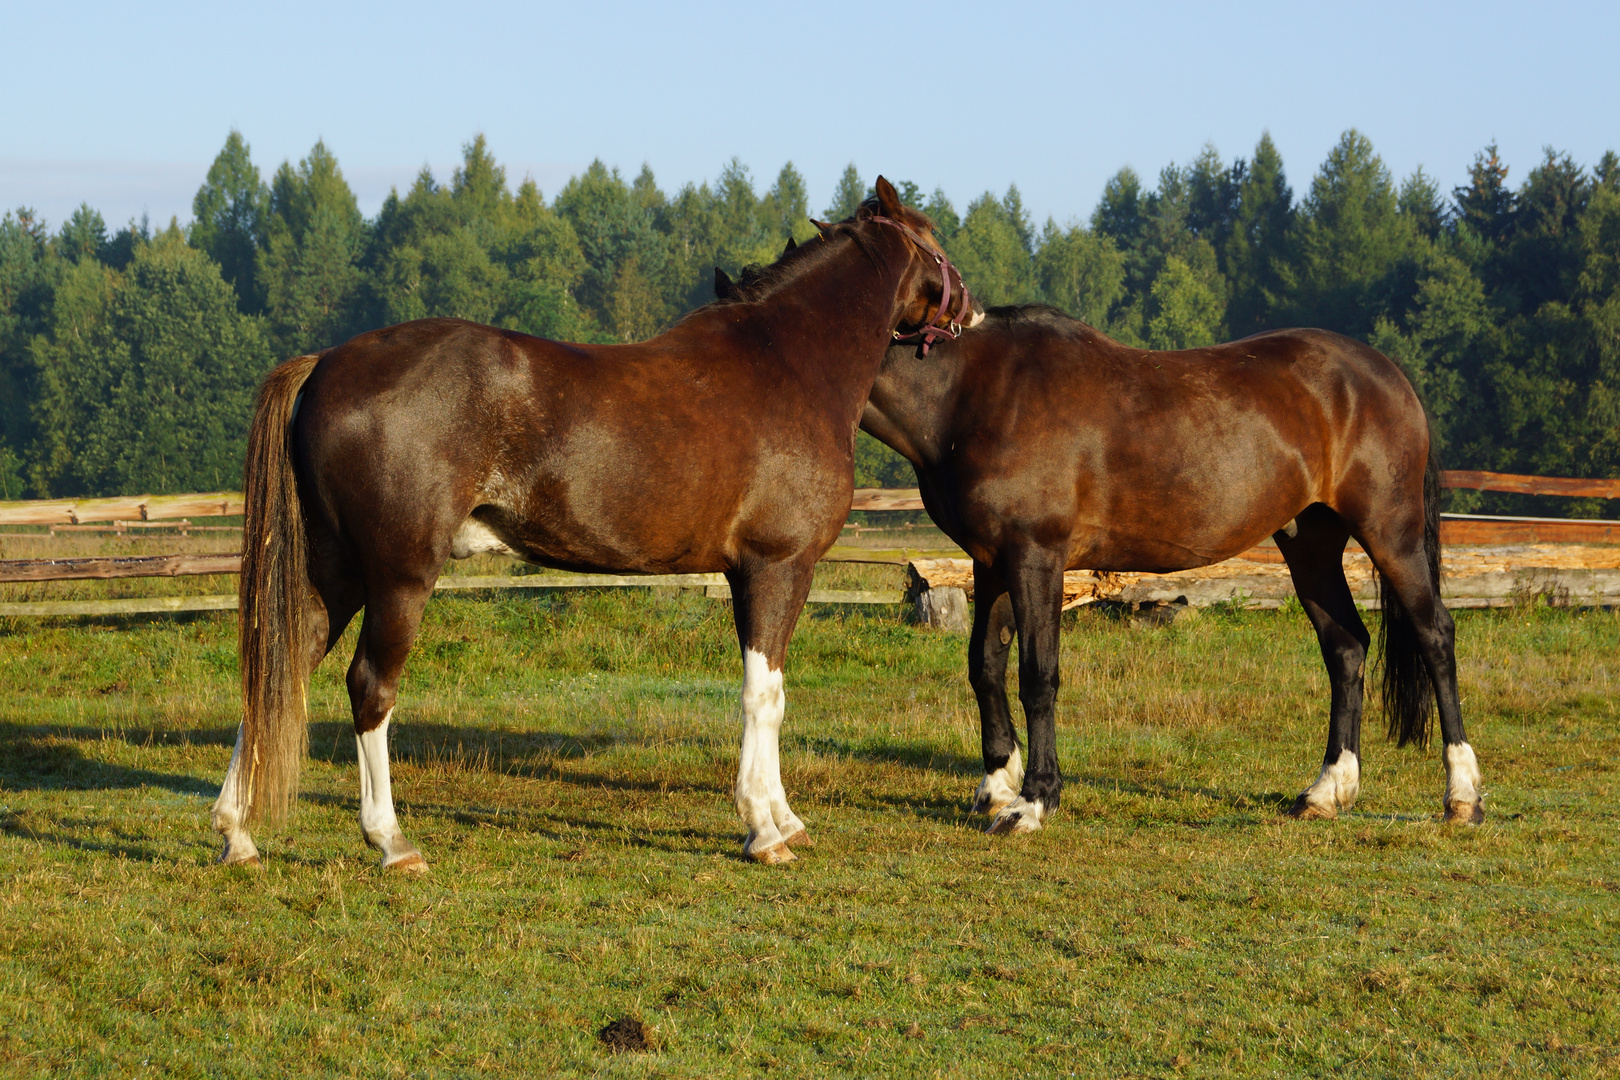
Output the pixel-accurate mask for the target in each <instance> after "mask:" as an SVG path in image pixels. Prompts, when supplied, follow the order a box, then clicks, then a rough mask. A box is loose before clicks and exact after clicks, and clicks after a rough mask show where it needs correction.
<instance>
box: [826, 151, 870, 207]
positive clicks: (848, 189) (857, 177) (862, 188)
mask: <svg viewBox="0 0 1620 1080" xmlns="http://www.w3.org/2000/svg"><path fill="white" fill-rule="evenodd" d="M865 198H866V185H865V184H863V183H862V182H861V174H860V173H859V172H858V171H857V170H856V168H855V163H854V162H853V161H852V162H850V163H849V165H848V167H846V168H845V169H844V175H843V176H840V177H839V178H838V186H837V187H836V188H834V189H833V198H832V202H831V203H830V204H829V205H828V206H827V220H828V221H843V220H844V219H845V218H852V217H854V216H855V211H856V210H859V209H860V207H861V201H862V200H864V199H865Z"/></svg>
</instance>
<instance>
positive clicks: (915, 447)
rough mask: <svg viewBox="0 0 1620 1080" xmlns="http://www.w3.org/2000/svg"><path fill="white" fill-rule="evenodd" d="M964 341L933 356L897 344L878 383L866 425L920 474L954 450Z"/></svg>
mask: <svg viewBox="0 0 1620 1080" xmlns="http://www.w3.org/2000/svg"><path fill="white" fill-rule="evenodd" d="M967 359H968V357H967V350H966V349H964V348H963V347H962V345H961V343H959V342H958V343H955V344H952V345H947V346H936V347H934V348H933V349H931V350H930V351H929V354H928V355H927V356H919V355H917V350H916V349H915V347H904V348H902V347H899V346H896V347H895V348H894V349H892V350H890V355H889V358H888V360H887V362H885V363H884V365H883V369H882V370H881V371H880V372H878V376H877V379H876V380H875V381H874V382H873V384H872V394H871V396H870V397H869V398H868V399H867V402H866V411H865V412H864V413H863V414H862V416H861V427H862V428H863V429H864V430H865V431H866V432H867V433H868V434H869V435H871V436H873V437H874V438H876V439H877V440H878V441H880V442H883V443H886V444H888V445H889V446H890V447H892V448H893V449H894V450H895V451H896V452H897V453H899V454H900V456H901V457H903V458H905V459H906V460H907V461H909V462H911V464H912V465H914V466H916V468H917V469H918V470H926V469H928V468H930V467H931V466H932V465H934V464H935V463H937V462H938V461H939V460H940V459H941V458H942V457H943V456H944V454H945V453H946V452H947V451H949V449H950V443H951V418H952V414H953V412H954V409H955V404H956V398H957V393H958V388H959V385H960V382H961V377H962V370H963V365H964V363H965V362H966V360H967Z"/></svg>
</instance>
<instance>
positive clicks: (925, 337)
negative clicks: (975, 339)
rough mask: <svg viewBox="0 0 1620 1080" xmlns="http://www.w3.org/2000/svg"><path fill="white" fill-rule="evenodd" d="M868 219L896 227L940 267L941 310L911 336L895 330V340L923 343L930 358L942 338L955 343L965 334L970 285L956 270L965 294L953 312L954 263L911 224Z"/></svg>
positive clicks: (971, 302) (957, 278)
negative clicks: (963, 330) (963, 329)
mask: <svg viewBox="0 0 1620 1080" xmlns="http://www.w3.org/2000/svg"><path fill="white" fill-rule="evenodd" d="M866 220H867V221H876V222H879V223H881V224H884V225H893V226H894V227H895V228H897V229H899V230H900V231H901V232H902V233H904V234H905V235H906V237H908V238H909V239H910V240H911V242H912V243H914V244H916V245H917V246H918V247H919V248H921V249H922V250H924V251H926V252H927V253H928V254H929V255H931V256H933V259H934V262H935V263H937V264H938V265H939V278H940V282H941V288H940V295H939V308H938V309H937V310H935V312H934V314H933V317H932V318H930V319H929V320H928V321H927V322H926V323H924V324H923V326H922V328H921V329H918V330H914V331H912V332H911V333H909V334H902V333H900V331H898V330H896V331H894V340H895V341H897V342H908V341H916V342H920V343H921V347H922V354H923V355H924V356H927V355H928V347H929V346H930V345H932V344H933V343H934V342H935V341H937V340H939V339H940V338H944V339H945V340H947V341H954V340H956V337H957V335H959V334H961V332H962V321H963V319H965V318H966V317H967V316H968V315H969V314H971V313H972V311H973V295H972V294H971V293H969V292H968V287H967V282H966V281H963V279H962V274H961V272H960V271H957V274H956V280H957V281H959V282H961V284H962V292H961V293H960V295H959V296H958V297H957V301H956V308H955V309H954V310H953V309H952V308H951V272H952V271H953V270H955V269H956V268H955V267H953V266H952V265H951V260H949V259H947V258H946V257H945V256H944V254H942V253H941V252H939V251H936V250H934V248H933V247H932V246H931V245H930V244H928V243H926V242H925V241H924V240H923V238H922V237H920V236H918V235H917V234H916V232H914V231H913V230H912V229H911V227H910V226H908V225H904V224H902V223H901V222H898V221H895V220H894V219H893V218H886V217H880V216H873V217H869V218H867V219H866Z"/></svg>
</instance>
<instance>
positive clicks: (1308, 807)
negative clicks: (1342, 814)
mask: <svg viewBox="0 0 1620 1080" xmlns="http://www.w3.org/2000/svg"><path fill="white" fill-rule="evenodd" d="M1288 816H1289V817H1291V818H1295V819H1297V820H1299V821H1332V820H1333V819H1334V818H1336V817H1338V816H1339V812H1338V811H1337V810H1335V809H1334V808H1333V807H1331V806H1323V805H1322V804H1321V803H1313V802H1311V801H1310V800H1309V799H1307V798H1306V797H1305V796H1304V795H1301V796H1300V797H1299V798H1297V799H1295V800H1294V805H1293V806H1290V807H1289V808H1288Z"/></svg>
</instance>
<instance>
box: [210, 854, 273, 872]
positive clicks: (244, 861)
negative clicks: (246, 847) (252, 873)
mask: <svg viewBox="0 0 1620 1080" xmlns="http://www.w3.org/2000/svg"><path fill="white" fill-rule="evenodd" d="M228 854H229V853H228V852H227V853H224V854H221V855H220V857H219V865H221V866H225V867H232V868H235V867H240V868H241V869H243V870H263V869H264V864H263V863H262V862H260V861H259V856H258V855H245V856H243V857H242V858H240V859H231V858H227V857H226V856H227V855H228Z"/></svg>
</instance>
